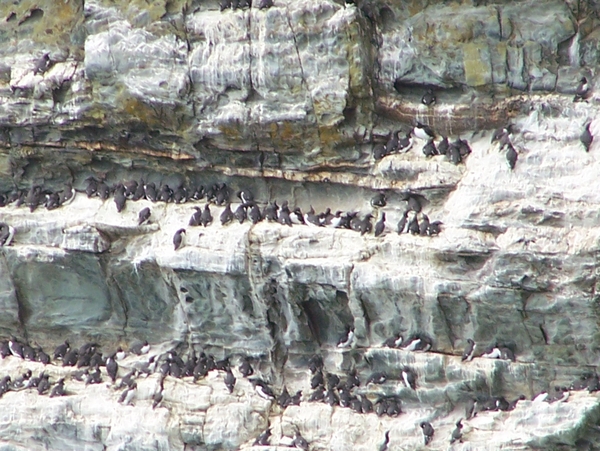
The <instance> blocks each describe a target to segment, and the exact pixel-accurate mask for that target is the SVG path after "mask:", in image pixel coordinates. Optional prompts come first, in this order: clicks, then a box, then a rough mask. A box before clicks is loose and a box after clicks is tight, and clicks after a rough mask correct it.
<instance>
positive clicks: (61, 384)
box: [50, 377, 67, 398]
mask: <svg viewBox="0 0 600 451" xmlns="http://www.w3.org/2000/svg"><path fill="white" fill-rule="evenodd" d="M66 394H67V393H66V392H65V378H64V377H61V378H60V379H59V380H58V381H57V382H56V385H55V386H54V387H52V391H51V392H50V397H51V398H54V397H56V396H65V395H66Z"/></svg>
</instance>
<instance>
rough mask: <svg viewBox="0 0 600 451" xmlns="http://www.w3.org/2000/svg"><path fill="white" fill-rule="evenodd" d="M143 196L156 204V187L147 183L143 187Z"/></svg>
mask: <svg viewBox="0 0 600 451" xmlns="http://www.w3.org/2000/svg"><path fill="white" fill-rule="evenodd" d="M144 196H145V197H146V199H148V200H149V201H150V202H156V200H157V195H156V185H155V184H154V183H152V182H150V183H147V184H145V185H144Z"/></svg>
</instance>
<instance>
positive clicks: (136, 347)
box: [130, 341, 150, 355]
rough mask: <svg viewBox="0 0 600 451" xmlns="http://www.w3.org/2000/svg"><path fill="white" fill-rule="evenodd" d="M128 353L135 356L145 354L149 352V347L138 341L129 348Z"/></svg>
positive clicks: (145, 343)
mask: <svg viewBox="0 0 600 451" xmlns="http://www.w3.org/2000/svg"><path fill="white" fill-rule="evenodd" d="M130 351H131V352H133V353H134V354H135V355H142V354H147V353H148V351H150V345H149V344H148V342H147V341H143V342H141V341H139V342H137V343H134V344H133V345H132V346H131V348H130Z"/></svg>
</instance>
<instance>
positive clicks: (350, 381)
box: [346, 369, 360, 391]
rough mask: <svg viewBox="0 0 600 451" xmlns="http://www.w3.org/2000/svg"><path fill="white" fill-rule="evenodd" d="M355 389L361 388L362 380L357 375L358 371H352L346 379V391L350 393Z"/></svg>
mask: <svg viewBox="0 0 600 451" xmlns="http://www.w3.org/2000/svg"><path fill="white" fill-rule="evenodd" d="M354 387H360V380H359V379H358V376H357V375H356V369H353V370H352V371H350V374H349V375H348V378H347V379H346V389H347V390H348V391H350V390H352V389H353V388H354Z"/></svg>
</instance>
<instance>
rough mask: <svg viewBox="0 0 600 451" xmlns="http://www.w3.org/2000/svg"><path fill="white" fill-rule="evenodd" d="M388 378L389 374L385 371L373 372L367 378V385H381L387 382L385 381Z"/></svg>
mask: <svg viewBox="0 0 600 451" xmlns="http://www.w3.org/2000/svg"><path fill="white" fill-rule="evenodd" d="M387 379H388V376H387V374H386V373H385V372H384V371H381V372H377V373H373V374H371V376H370V377H369V379H367V385H369V384H377V385H381V384H383V383H385V381H387Z"/></svg>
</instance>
